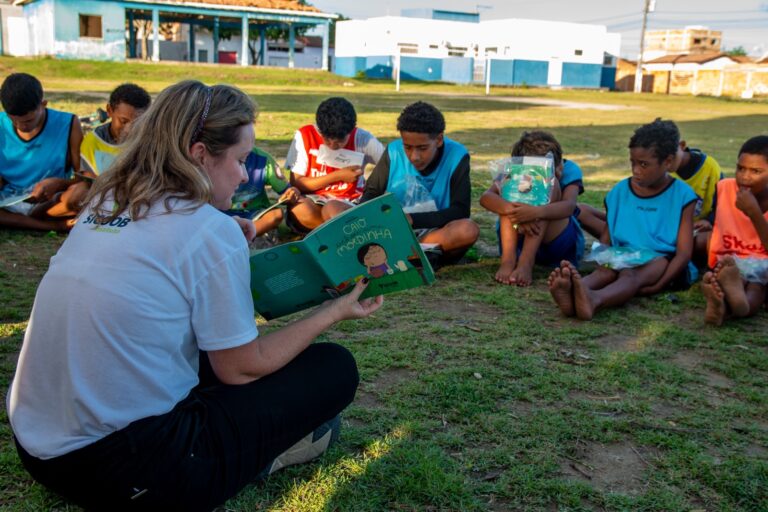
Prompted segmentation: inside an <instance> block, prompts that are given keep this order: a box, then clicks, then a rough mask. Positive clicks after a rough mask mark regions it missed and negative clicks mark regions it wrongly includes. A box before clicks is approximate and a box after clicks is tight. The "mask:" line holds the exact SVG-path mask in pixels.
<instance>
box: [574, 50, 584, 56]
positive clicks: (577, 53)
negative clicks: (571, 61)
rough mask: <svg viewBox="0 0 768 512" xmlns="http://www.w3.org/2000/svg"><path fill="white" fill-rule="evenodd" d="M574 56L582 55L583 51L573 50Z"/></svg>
mask: <svg viewBox="0 0 768 512" xmlns="http://www.w3.org/2000/svg"><path fill="white" fill-rule="evenodd" d="M573 54H574V55H579V56H580V55H584V50H573Z"/></svg>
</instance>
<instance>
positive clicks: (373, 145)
mask: <svg viewBox="0 0 768 512" xmlns="http://www.w3.org/2000/svg"><path fill="white" fill-rule="evenodd" d="M355 151H357V152H360V153H362V154H364V155H365V159H364V160H363V171H365V167H366V166H367V165H369V164H370V165H376V163H378V161H379V159H380V158H381V155H383V154H384V146H383V145H382V144H381V142H379V139H377V138H376V137H374V136H373V134H372V133H371V132H368V131H366V130H363V129H362V128H357V130H356V131H355ZM308 164H309V159H308V158H307V149H306V148H305V147H304V138H303V137H302V136H301V132H300V131H298V130H296V133H295V134H294V135H293V141H292V142H291V147H290V148H288V156H286V157H285V168H286V169H290V171H291V172H293V173H296V174H297V175H299V176H307V174H308V173H309V169H307V166H308Z"/></svg>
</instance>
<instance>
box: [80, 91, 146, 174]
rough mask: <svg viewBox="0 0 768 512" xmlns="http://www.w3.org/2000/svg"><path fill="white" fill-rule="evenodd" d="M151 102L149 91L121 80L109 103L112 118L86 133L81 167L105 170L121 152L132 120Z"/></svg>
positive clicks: (85, 169) (98, 172)
mask: <svg viewBox="0 0 768 512" xmlns="http://www.w3.org/2000/svg"><path fill="white" fill-rule="evenodd" d="M151 102H152V98H151V97H150V96H149V93H148V92H147V91H145V90H144V89H142V88H141V87H139V86H138V85H136V84H130V83H128V84H122V85H119V86H118V87H117V88H116V89H115V90H114V91H112V92H111V93H110V95H109V103H107V115H108V116H109V122H107V123H104V124H102V125H101V126H98V127H97V128H96V129H95V130H93V131H92V132H88V133H86V134H85V137H83V143H82V145H81V146H80V155H81V157H82V162H81V168H82V169H83V170H84V171H90V172H92V173H93V174H95V175H99V174H101V173H102V172H104V171H105V170H106V169H107V168H108V167H109V166H110V164H111V163H112V162H113V161H114V159H115V157H116V156H117V155H118V154H119V153H120V150H121V144H122V143H123V141H124V140H125V138H126V137H127V136H128V133H130V131H131V126H133V123H134V122H135V121H136V119H138V118H139V116H140V115H141V114H143V113H144V111H145V110H147V108H148V107H149V104H150V103H151Z"/></svg>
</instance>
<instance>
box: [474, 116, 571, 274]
mask: <svg viewBox="0 0 768 512" xmlns="http://www.w3.org/2000/svg"><path fill="white" fill-rule="evenodd" d="M548 153H551V154H552V156H553V157H554V165H555V174H556V176H557V183H555V186H554V188H553V190H552V196H551V201H550V203H549V204H546V205H543V206H531V205H527V204H523V203H511V202H509V201H506V200H504V199H503V198H502V197H501V195H500V192H501V191H500V188H499V187H500V186H499V183H498V182H494V183H493V184H492V185H491V187H490V188H489V189H488V190H487V191H485V192H484V193H483V195H482V197H480V204H481V205H482V206H483V207H484V208H486V209H487V210H490V211H492V212H494V213H496V214H498V215H499V246H500V252H501V264H500V266H499V270H498V271H497V272H496V276H495V279H496V281H498V282H500V283H503V284H514V285H517V286H528V285H530V284H531V280H532V276H533V264H534V262H535V263H539V264H542V265H549V266H553V267H554V266H557V265H558V264H559V263H560V262H561V261H562V260H568V261H570V262H571V263H572V264H573V265H574V266H578V264H579V260H581V255H582V253H583V252H584V235H583V234H582V232H581V228H580V227H579V223H578V222H577V221H576V219H575V218H574V217H573V212H574V210H575V209H576V198H577V197H578V195H579V194H581V193H583V192H584V186H583V184H582V175H581V169H580V168H579V166H578V165H576V164H575V163H574V162H570V161H567V160H563V150H562V147H561V146H560V143H559V142H557V139H555V137H554V136H553V135H552V134H550V133H548V132H544V131H533V132H525V133H523V135H522V136H521V137H520V140H518V141H517V142H516V143H515V145H514V146H513V147H512V156H513V157H516V156H546V155H547V154H548Z"/></svg>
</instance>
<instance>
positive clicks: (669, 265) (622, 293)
mask: <svg viewBox="0 0 768 512" xmlns="http://www.w3.org/2000/svg"><path fill="white" fill-rule="evenodd" d="M679 142H680V140H679V138H678V131H677V128H676V127H675V125H674V123H672V122H671V121H662V120H661V119H656V120H655V121H654V122H653V123H650V124H646V125H643V126H641V127H640V128H638V129H637V130H635V133H634V135H633V136H632V138H631V139H630V140H629V155H630V161H631V163H632V177H630V178H627V179H625V180H622V181H620V182H619V183H618V184H616V186H614V187H613V189H611V191H610V192H609V193H608V195H607V197H606V198H605V207H606V216H607V229H606V230H605V231H604V232H603V234H602V236H601V237H600V241H601V242H602V243H603V244H606V245H612V246H616V247H633V248H637V249H644V250H649V251H653V252H654V253H656V254H658V257H655V258H653V259H651V260H650V261H648V262H646V263H644V264H642V265H640V266H636V267H634V268H625V269H623V270H619V271H616V270H612V269H610V268H607V267H602V266H601V267H598V268H597V269H596V270H595V271H594V272H592V273H591V274H590V275H588V276H586V277H584V278H582V277H581V275H579V273H578V272H577V270H576V268H575V267H574V266H573V265H572V264H571V263H570V262H568V261H563V262H562V263H561V264H560V268H558V269H555V270H554V271H553V272H552V274H550V276H549V291H550V293H551V294H552V298H553V299H554V300H555V303H556V304H557V305H558V307H559V308H560V310H561V311H562V312H563V314H564V315H566V316H574V315H575V316H576V317H578V318H579V319H581V320H591V319H592V317H593V315H594V314H595V312H597V311H598V310H600V309H602V308H604V307H613V306H620V305H622V304H624V303H626V302H627V301H628V300H629V299H631V298H632V297H634V296H635V295H637V294H643V295H649V294H653V293H658V292H659V291H661V290H662V289H664V287H666V286H667V285H669V284H670V283H671V282H672V280H673V279H675V278H676V277H677V276H678V275H680V274H682V273H683V272H685V271H686V267H687V265H688V263H689V261H690V259H691V253H692V251H693V212H694V209H695V207H696V201H697V197H696V193H695V192H694V191H693V189H692V188H691V187H689V186H688V185H686V184H685V183H683V182H682V181H681V180H678V179H675V178H673V177H671V176H670V175H669V172H670V170H671V169H672V167H673V165H674V163H675V158H676V153H677V148H678V145H679Z"/></svg>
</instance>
